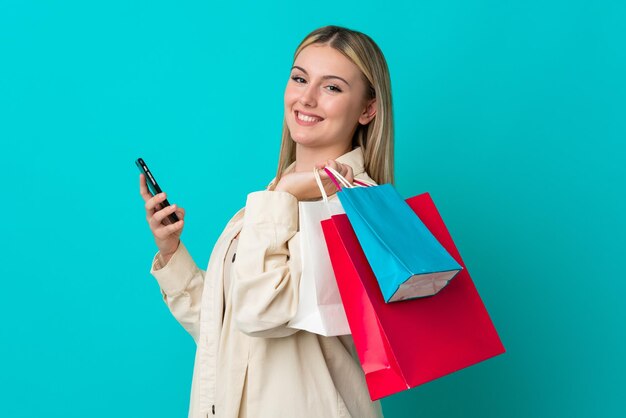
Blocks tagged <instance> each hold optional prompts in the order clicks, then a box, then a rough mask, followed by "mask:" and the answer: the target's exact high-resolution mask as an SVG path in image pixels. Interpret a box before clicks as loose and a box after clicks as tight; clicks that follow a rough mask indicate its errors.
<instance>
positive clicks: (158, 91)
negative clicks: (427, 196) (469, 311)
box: [0, 0, 626, 418]
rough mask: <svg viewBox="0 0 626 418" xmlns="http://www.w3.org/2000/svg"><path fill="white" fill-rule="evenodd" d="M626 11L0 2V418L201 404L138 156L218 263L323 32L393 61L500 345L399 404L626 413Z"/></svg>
mask: <svg viewBox="0 0 626 418" xmlns="http://www.w3.org/2000/svg"><path fill="white" fill-rule="evenodd" d="M624 4H625V3H624V2H623V1H583V0H571V1H536V0H530V1H528V0H527V1H521V0H520V1H507V0H500V1H495V0H493V1H486V0H485V1H478V0H472V1H460V0H442V1H436V2H435V1H429V2H425V1H402V2H400V1H398V2H395V1H391V2H375V1H371V0H362V1H351V0H350V1H343V2H337V1H332V2H327V1H317V2H293V1H289V2H287V1H283V2H277V1H276V2H271V3H262V2H252V1H246V2H233V3H225V2H220V3H212V2H208V1H184V2H178V3H175V2H166V1H145V0H143V1H128V0H126V1H117V0H110V1H106V2H105V1H90V2H83V1H56V2H53V1H29V0H20V1H16V0H2V1H1V2H0V140H1V141H2V147H1V149H0V174H1V177H0V183H1V187H0V191H1V193H2V201H3V203H4V216H5V221H4V222H3V227H2V233H1V235H0V236H1V237H2V238H1V248H0V250H1V251H0V254H1V256H2V260H1V262H0V280H1V281H0V283H1V295H2V297H1V300H0V315H1V317H2V326H1V327H0V341H1V343H0V416H2V417H7V418H17V417H20V418H21V417H24V418H26V417H28V418H31V417H32V418H34V417H42V416H45V417H63V418H71V417H81V418H82V417H94V418H98V417H111V416H115V417H167V418H171V417H186V416H187V407H188V403H189V393H190V384H191V373H192V369H193V360H194V352H195V346H194V343H193V340H192V339H191V337H190V336H189V335H187V334H186V333H185V331H184V330H183V328H182V327H181V326H180V325H179V324H178V323H177V322H176V321H175V320H174V318H173V317H172V316H171V314H170V313H169V311H168V310H167V307H166V305H165V304H164V303H163V301H162V300H161V295H160V293H159V289H158V286H157V283H156V281H155V280H154V278H153V277H152V276H151V275H150V274H149V268H150V261H151V259H152V256H153V255H154V253H155V251H156V247H155V245H154V242H153V239H152V236H151V234H150V231H149V228H148V226H147V224H146V221H145V212H144V208H143V201H142V199H141V198H140V196H139V190H138V171H137V169H136V167H135V165H134V160H135V159H136V158H137V157H143V158H144V159H145V160H146V161H147V162H148V164H149V165H150V167H151V168H152V169H153V171H154V174H155V175H156V177H157V178H158V179H159V181H160V183H161V185H162V186H163V188H164V189H165V190H166V191H167V192H168V193H169V197H170V201H171V202H172V203H177V204H179V205H181V206H183V207H185V209H186V210H187V222H186V227H185V231H184V233H183V240H184V241H185V243H186V245H187V247H188V248H189V249H190V252H191V254H192V255H193V257H194V259H195V260H196V262H197V264H198V265H199V266H201V267H202V268H205V267H206V263H207V261H208V258H209V255H210V252H211V249H212V246H213V244H214V242H215V240H216V238H217V236H218V234H219V233H220V232H221V230H222V228H223V227H224V225H225V223H226V221H227V220H228V218H230V216H231V215H232V214H233V213H234V212H235V211H236V210H238V209H239V208H240V207H241V206H243V205H244V204H245V199H246V195H247V194H248V193H249V192H251V191H254V190H259V189H261V188H263V187H264V186H265V185H266V184H267V182H268V181H269V180H271V178H272V177H273V175H274V173H275V169H276V163H277V156H278V150H279V141H280V132H281V127H282V117H283V102H282V100H283V99H282V96H283V91H284V87H285V85H286V82H287V80H288V76H289V69H290V66H291V63H292V55H293V52H294V50H295V48H296V46H297V45H298V43H299V42H300V40H301V39H302V38H303V37H304V36H305V35H306V34H307V33H309V32H310V31H312V30H313V29H316V28H318V27H320V26H324V25H327V24H337V25H342V26H347V27H349V28H352V29H356V30H359V31H363V32H365V33H367V34H369V35H370V36H371V37H372V38H373V39H374V40H375V41H376V42H377V43H378V44H379V45H380V47H381V49H382V50H383V52H384V53H385V55H386V58H387V61H388V64H389V68H390V72H391V79H392V91H393V98H394V108H395V118H396V141H397V142H396V152H397V154H396V155H397V157H396V164H397V170H396V178H397V188H398V190H399V191H400V193H402V194H403V195H404V196H405V197H408V196H413V195H416V194H418V193H422V192H425V191H428V192H430V193H431V195H432V197H433V199H434V200H435V202H436V203H437V205H438V207H439V209H440V212H441V214H442V216H443V217H444V219H445V220H446V223H447V225H448V228H449V229H450V232H451V233H452V236H453V237H454V239H455V241H456V244H457V246H458V248H459V250H460V252H461V254H462V255H463V258H464V260H465V262H466V264H467V267H468V270H469V271H470V273H471V274H472V277H473V278H474V281H475V283H476V286H477V288H478V290H479V292H480V294H481V296H482V297H483V300H484V302H485V304H486V306H487V308H488V310H489V312H490V314H491V316H492V319H493V321H494V323H495V325H496V327H497V329H498V331H499V333H500V336H501V338H502V340H503V343H504V345H505V346H506V348H507V353H506V354H504V355H502V356H499V357H496V358H494V359H491V360H488V361H486V362H484V363H481V364H478V365H476V366H472V367H470V368H468V369H465V370H462V371H459V372H457V373H454V374H452V375H450V376H446V377H444V378H442V379H439V380H436V381H434V382H431V383H428V384H426V385H423V386H421V387H418V388H414V389H412V390H410V391H407V392H403V393H401V394H398V395H394V396H392V397H390V398H388V399H385V400H384V401H383V406H384V410H385V412H386V416H387V417H429V418H444V417H445V418H452V417H480V418H502V417H533V418H534V417H542V418H543V417H546V418H547V417H592V416H593V417H618V416H620V417H621V416H624V415H625V414H626V408H625V406H624V400H623V399H624V397H623V393H624V389H625V387H624V386H625V385H624V383H623V376H624V375H625V373H626V362H625V361H624V357H623V356H624V353H625V344H624V342H625V340H626V338H625V337H626V336H625V327H624V319H625V318H626V315H625V314H626V308H625V303H624V297H625V296H624V294H625V293H626V281H625V280H624V279H625V277H624V269H623V264H624V258H625V257H624V256H625V255H626V254H625V253H626V251H625V249H626V245H625V244H626V243H625V238H624V237H625V234H626V228H625V226H626V225H625V223H626V222H625V221H624V213H626V198H625V191H626V187H625V186H626V184H625V183H626V182H625V180H626V173H625V168H624V159H625V158H624V157H625V156H626V152H625V151H626V149H625V148H626V147H625V146H624V140H625V139H626V123H625V115H626V100H625V97H626V83H625V79H624V74H626V48H625V47H624V45H625V42H626V30H625V25H624V21H625V20H626V8H625V6H624Z"/></svg>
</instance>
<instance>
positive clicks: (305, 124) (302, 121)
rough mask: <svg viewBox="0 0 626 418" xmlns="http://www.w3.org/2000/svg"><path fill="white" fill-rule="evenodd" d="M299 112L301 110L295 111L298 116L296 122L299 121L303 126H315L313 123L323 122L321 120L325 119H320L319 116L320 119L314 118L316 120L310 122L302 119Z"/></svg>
mask: <svg viewBox="0 0 626 418" xmlns="http://www.w3.org/2000/svg"><path fill="white" fill-rule="evenodd" d="M299 113H300V112H298V111H297V110H296V111H295V112H294V114H295V117H296V122H297V123H298V125H301V126H313V125H315V124H316V123H319V122H321V121H323V120H324V119H319V118H318V120H314V121H311V122H309V121H305V120H302V119H300V118H299V117H298V115H299Z"/></svg>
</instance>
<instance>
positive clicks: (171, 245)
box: [139, 173, 185, 264]
mask: <svg viewBox="0 0 626 418" xmlns="http://www.w3.org/2000/svg"><path fill="white" fill-rule="evenodd" d="M139 192H140V194H141V197H142V198H143V200H144V201H145V208H146V220H147V221H148V225H149V226H150V230H151V231H152V235H154V241H155V242H156V245H157V247H158V248H159V253H160V255H161V257H162V262H163V263H164V264H167V262H168V261H169V259H170V258H171V257H172V255H173V254H174V252H175V251H176V249H177V248H178V244H179V243H180V235H181V234H182V232H183V225H184V218H185V209H183V208H181V207H178V206H176V205H175V204H170V206H167V207H165V208H163V206H162V204H161V203H162V202H163V201H164V200H165V198H166V196H165V193H159V194H157V195H156V196H152V194H151V193H150V192H149V191H148V185H147V184H146V177H145V176H144V175H143V174H142V173H141V174H139ZM174 212H176V215H177V216H178V219H179V221H178V222H174V223H171V222H170V220H169V219H168V218H167V217H168V216H169V215H170V214H171V213H174Z"/></svg>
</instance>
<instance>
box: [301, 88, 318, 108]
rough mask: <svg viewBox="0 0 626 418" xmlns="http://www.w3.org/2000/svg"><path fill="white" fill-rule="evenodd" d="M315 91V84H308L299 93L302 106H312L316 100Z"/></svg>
mask: <svg viewBox="0 0 626 418" xmlns="http://www.w3.org/2000/svg"><path fill="white" fill-rule="evenodd" d="M316 91H317V89H316V88H315V86H313V85H311V84H309V85H308V86H307V87H306V88H305V89H304V91H303V92H302V94H301V95H300V98H299V102H300V103H301V104H302V105H303V106H307V107H314V106H315V104H316V102H317V98H316V97H315V96H316Z"/></svg>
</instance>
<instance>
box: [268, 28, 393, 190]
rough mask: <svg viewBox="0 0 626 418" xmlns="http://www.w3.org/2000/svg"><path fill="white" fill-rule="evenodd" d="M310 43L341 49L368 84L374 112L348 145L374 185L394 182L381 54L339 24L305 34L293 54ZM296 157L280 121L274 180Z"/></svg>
mask: <svg viewBox="0 0 626 418" xmlns="http://www.w3.org/2000/svg"><path fill="white" fill-rule="evenodd" d="M311 44H322V45H328V46H330V47H332V48H334V49H336V50H337V51H339V52H341V53H342V54H343V55H344V56H346V58H348V59H349V60H350V61H352V62H353V63H354V64H356V66H357V67H359V69H360V70H361V73H362V75H363V77H364V81H365V82H366V85H367V86H368V91H367V94H368V97H367V99H368V100H369V99H373V98H374V97H375V98H376V105H377V110H376V115H375V116H374V119H372V120H371V121H370V122H369V123H368V124H367V125H361V124H358V126H357V129H356V131H355V132H354V136H353V137H352V148H355V147H358V146H360V147H361V149H362V150H363V159H364V163H365V171H366V172H367V173H368V174H369V176H370V177H371V178H372V179H373V180H374V181H375V182H376V183H378V184H383V183H392V184H393V182H394V173H393V166H394V164H393V134H394V127H393V109H392V101H391V80H390V77H389V69H388V68H387V62H386V61H385V57H384V55H383V53H382V51H381V50H380V48H379V47H378V45H376V43H375V42H374V41H373V40H372V39H371V38H370V37H369V36H367V35H366V34H364V33H361V32H357V31H354V30H351V29H348V28H344V27H341V26H324V27H322V28H319V29H316V30H314V31H313V32H311V33H309V34H308V35H307V36H306V37H305V38H304V40H303V41H302V42H301V43H300V45H298V48H297V49H296V52H295V53H294V56H293V61H294V62H295V60H296V57H297V56H298V54H299V53H300V51H302V50H303V49H304V48H305V47H307V46H309V45H311ZM295 160H296V147H295V142H294V141H293V139H292V138H291V135H290V134H289V129H288V127H287V123H286V122H285V121H284V120H283V133H282V142H281V146H280V155H279V157H278V170H277V173H276V182H278V180H280V178H281V176H282V175H283V173H284V171H285V169H287V167H289V165H290V164H291V163H293V162H294V161H295Z"/></svg>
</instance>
